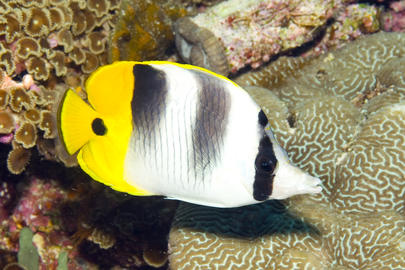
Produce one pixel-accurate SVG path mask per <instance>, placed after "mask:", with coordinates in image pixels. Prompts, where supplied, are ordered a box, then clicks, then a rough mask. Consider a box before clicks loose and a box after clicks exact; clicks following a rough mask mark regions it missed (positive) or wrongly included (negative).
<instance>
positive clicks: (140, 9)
mask: <svg viewBox="0 0 405 270" xmlns="http://www.w3.org/2000/svg"><path fill="white" fill-rule="evenodd" d="M184 15H186V10H185V9H184V8H182V5H181V3H180V2H179V1H177V0H170V1H165V0H154V1H137V0H122V1H121V6H120V13H119V16H118V19H117V22H116V24H115V27H114V31H113V33H112V35H111V40H110V47H109V51H110V60H111V62H113V61H117V60H136V61H143V60H158V59H162V58H164V57H167V55H166V53H167V50H168V49H169V47H170V46H171V45H172V43H173V40H174V37H173V33H172V23H173V21H175V20H176V19H178V18H180V17H182V16H184Z"/></svg>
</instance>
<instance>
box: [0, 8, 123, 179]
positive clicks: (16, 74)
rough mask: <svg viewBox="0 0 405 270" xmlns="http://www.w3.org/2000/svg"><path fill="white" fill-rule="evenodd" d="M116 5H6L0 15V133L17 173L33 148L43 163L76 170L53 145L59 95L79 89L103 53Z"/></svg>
mask: <svg viewBox="0 0 405 270" xmlns="http://www.w3.org/2000/svg"><path fill="white" fill-rule="evenodd" d="M118 6H119V1H101V0H100V1H88V2H86V1H73V0H72V1H59V2H58V1H49V2H48V1H9V2H4V3H2V4H1V8H0V14H1V15H2V16H1V21H0V48H1V49H0V73H1V74H0V103H1V104H0V108H1V110H0V122H1V123H0V129H1V130H0V132H1V138H2V139H1V142H2V143H9V144H11V145H12V150H11V151H10V154H9V157H8V160H7V164H8V169H9V170H10V172H12V173H14V174H20V173H22V172H23V171H24V170H25V168H26V165H27V164H28V163H29V161H30V156H31V154H32V151H31V149H32V148H34V147H35V146H37V149H38V150H39V151H40V153H42V154H43V156H45V157H46V158H48V159H53V160H58V161H62V162H64V163H65V164H66V165H68V166H71V165H75V164H76V162H75V160H74V158H72V157H69V156H68V155H67V154H66V152H65V151H64V149H63V147H62V146H61V145H60V143H59V142H58V140H57V138H56V137H57V128H56V119H55V112H56V110H57V105H58V104H57V103H58V100H59V98H60V96H61V94H62V93H63V92H64V91H65V90H66V89H67V88H68V87H72V88H77V87H83V82H84V80H85V79H86V77H87V76H88V74H89V73H91V72H92V71H93V70H95V68H96V67H98V66H99V65H102V64H106V63H107V58H108V57H107V55H108V52H107V50H106V49H105V48H106V44H107V36H108V33H109V31H110V28H111V24H112V21H113V19H114V18H115V13H116V10H117V8H118ZM73 14H74V15H75V19H73Z"/></svg>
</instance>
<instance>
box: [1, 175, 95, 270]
mask: <svg viewBox="0 0 405 270" xmlns="http://www.w3.org/2000/svg"><path fill="white" fill-rule="evenodd" d="M13 189H14V187H13V186H12V185H8V184H7V183H6V182H3V183H2V184H1V185H0V218H1V220H2V222H1V224H0V249H2V250H9V251H18V238H19V232H20V230H21V229H22V228H23V227H29V228H30V229H31V230H32V231H33V233H34V237H33V243H34V245H35V246H36V248H37V251H38V253H39V256H40V270H49V269H56V267H57V265H58V258H59V254H60V253H61V252H62V251H66V252H68V254H69V269H77V270H79V269H83V268H82V266H80V265H79V263H78V261H76V260H75V258H76V256H77V250H75V248H74V246H73V244H72V242H71V240H70V239H69V238H68V236H67V235H65V234H64V233H63V232H62V230H61V228H60V227H59V224H58V220H60V217H59V215H60V213H58V212H57V211H56V210H55V209H58V207H59V205H60V204H61V203H62V202H63V201H65V200H66V199H67V193H66V192H64V191H63V190H62V189H61V188H60V187H59V186H58V185H57V184H56V183H55V182H52V181H43V180H40V179H37V178H33V179H31V180H30V181H29V183H28V186H27V187H26V188H25V190H24V191H23V192H22V195H21V196H20V197H19V198H18V202H17V203H16V205H15V206H14V207H13V209H12V210H11V211H10V209H9V208H10V207H8V206H9V204H10V203H11V200H15V199H16V198H15V195H14V194H15V191H14V190H13ZM86 264H88V263H86ZM88 266H89V265H88Z"/></svg>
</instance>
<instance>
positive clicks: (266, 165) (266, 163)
mask: <svg viewBox="0 0 405 270" xmlns="http://www.w3.org/2000/svg"><path fill="white" fill-rule="evenodd" d="M273 167H274V166H273V164H272V163H271V161H267V160H262V162H261V163H260V168H262V170H263V171H266V172H271V171H273Z"/></svg>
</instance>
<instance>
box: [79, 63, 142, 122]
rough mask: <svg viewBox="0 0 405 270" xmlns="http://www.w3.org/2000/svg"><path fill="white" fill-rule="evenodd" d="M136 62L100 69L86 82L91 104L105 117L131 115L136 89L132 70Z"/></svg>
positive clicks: (115, 64) (116, 64)
mask: <svg viewBox="0 0 405 270" xmlns="http://www.w3.org/2000/svg"><path fill="white" fill-rule="evenodd" d="M135 63H136V62H130V61H122V62H115V63H113V64H111V65H107V66H103V67H100V68H98V69H97V70H96V71H95V72H94V73H93V74H92V75H91V76H90V77H89V79H88V80H87V82H86V92H87V97H88V100H89V103H90V104H91V105H92V106H93V108H94V109H95V110H96V111H97V112H98V113H100V114H101V115H103V116H113V115H117V114H121V113H122V111H123V110H127V113H130V101H131V99H132V94H133V89H134V76H133V74H132V68H133V66H134V64H135Z"/></svg>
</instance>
